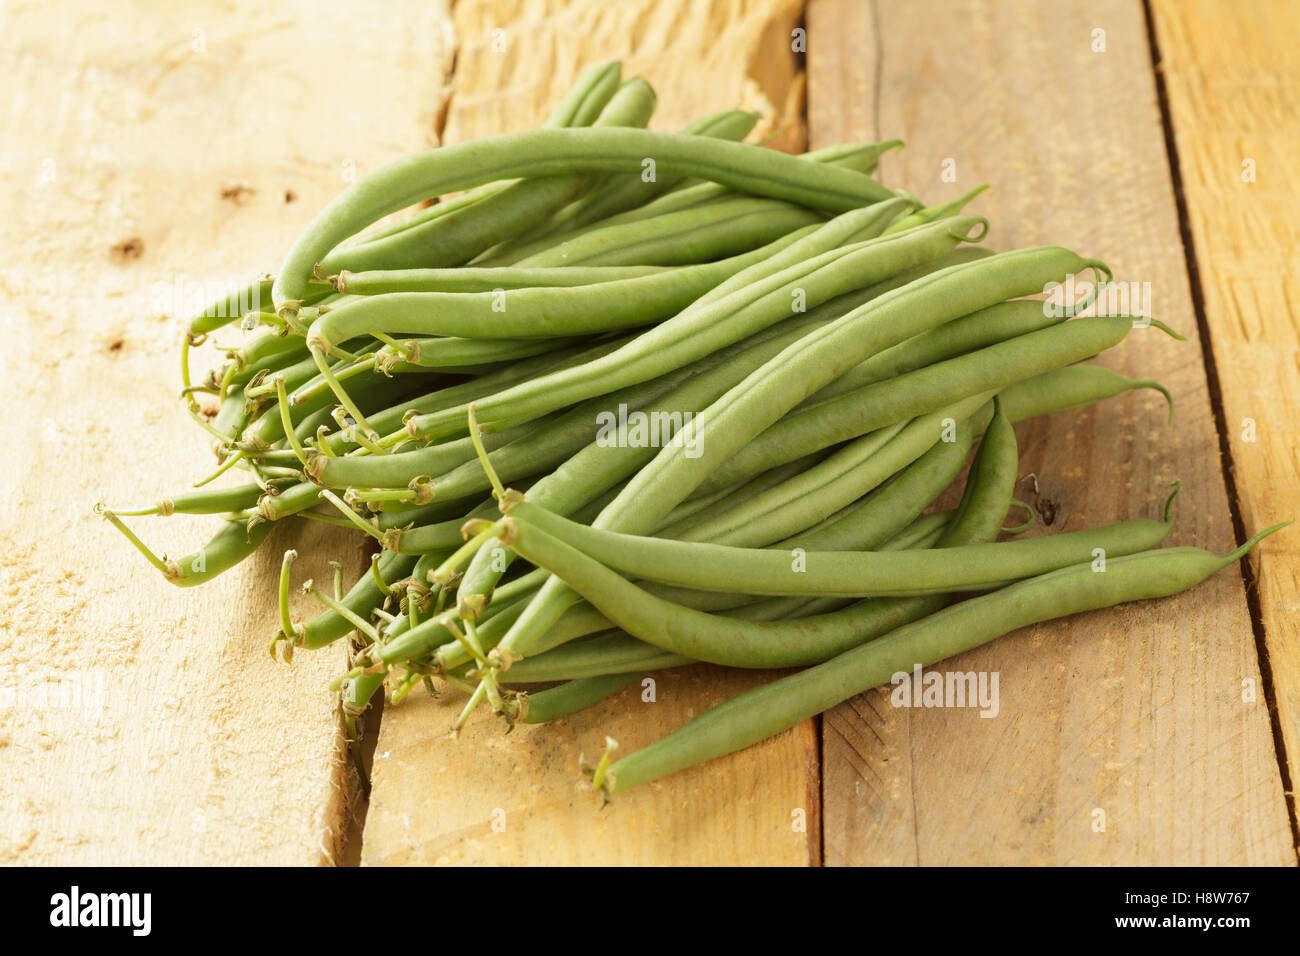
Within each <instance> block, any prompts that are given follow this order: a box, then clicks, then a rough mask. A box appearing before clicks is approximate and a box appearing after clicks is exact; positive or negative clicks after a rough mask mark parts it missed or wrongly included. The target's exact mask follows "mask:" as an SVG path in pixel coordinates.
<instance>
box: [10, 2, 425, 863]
mask: <svg viewBox="0 0 1300 956" xmlns="http://www.w3.org/2000/svg"><path fill="white" fill-rule="evenodd" d="M439 10H440V8H439V7H438V5H428V4H420V3H414V2H412V3H401V4H392V5H389V6H388V7H387V8H386V11H384V12H379V13H371V14H368V15H367V16H366V17H357V16H355V15H354V13H353V12H352V11H350V10H348V9H346V8H344V7H342V6H334V5H331V6H329V7H321V6H319V5H316V4H310V3H296V4H290V5H288V6H284V5H282V6H280V7H278V8H276V11H275V12H268V9H267V8H266V6H265V5H263V4H256V3H251V2H242V0H241V2H230V3H224V4H221V5H219V6H217V5H211V4H203V3H180V4H168V5H159V4H152V3H135V4H127V5H117V6H115V7H114V8H112V9H111V10H110V9H109V8H103V9H102V10H96V8H94V7H92V6H88V5H73V6H72V7H68V6H67V5H61V6H54V5H47V4H41V3H35V2H31V3H23V2H7V3H5V4H4V13H3V20H4V23H5V31H4V36H3V38H0V51H3V60H4V62H5V63H6V64H8V69H9V72H10V79H11V82H10V83H9V84H8V85H7V86H6V91H7V92H6V100H7V102H6V107H7V109H6V111H5V118H4V120H3V127H2V136H0V142H3V144H4V145H3V151H2V152H0V167H2V168H3V181H4V183H5V186H4V193H3V196H2V197H0V204H2V208H3V215H2V216H0V237H3V245H4V248H5V250H6V252H5V261H4V264H3V270H0V289H2V290H3V291H2V293H0V302H3V312H2V313H0V327H2V328H3V331H4V334H5V338H6V342H7V346H6V348H5V350H4V351H3V353H0V401H2V402H3V403H4V407H6V408H8V409H10V410H11V411H12V413H13V414H11V415H10V417H9V423H8V436H9V440H10V447H11V452H10V454H8V455H6V457H5V460H4V462H3V464H0V493H2V494H3V497H4V500H5V501H6V502H7V507H6V508H5V509H4V510H3V513H2V514H0V534H2V535H3V538H4V542H5V546H4V549H3V555H2V556H0V648H3V651H4V654H5V658H6V660H7V661H8V662H9V663H8V664H7V665H6V668H5V674H4V677H3V684H0V765H3V771H4V772H3V773H0V804H3V806H4V807H5V812H4V814H3V815H0V863H4V864H11V863H17V862H22V863H41V864H137V863H151V864H197V865H211V864H225V863H243V864H248V863H278V864H310V863H315V862H321V861H330V860H332V859H334V858H335V856H336V854H337V852H338V847H339V841H340V836H341V833H342V831H343V824H344V820H345V809H346V808H345V806H344V797H343V788H342V783H343V781H344V773H343V759H342V758H343V750H342V747H341V741H340V733H339V722H338V718H337V716H336V702H335V700H334V698H333V695H331V694H330V693H329V692H328V690H327V688H326V684H327V682H328V680H329V679H330V677H331V676H332V675H333V674H335V673H337V672H338V669H339V667H340V664H341V663H342V658H341V654H340V652H339V651H338V650H331V651H327V652H322V653H319V654H315V655H312V654H300V655H299V656H298V660H297V663H296V664H295V665H294V666H293V667H286V666H284V665H277V664H273V663H272V662H271V660H270V659H269V658H268V656H267V653H266V647H267V642H268V640H269V637H270V635H271V634H272V633H273V630H274V629H275V627H276V626H277V625H276V611H275V585H274V581H275V580H276V575H277V568H278V565H279V555H280V553H281V552H282V551H283V550H284V549H285V548H287V547H296V548H297V549H298V550H299V551H301V552H302V553H303V554H304V556H306V555H311V558H310V559H309V560H305V561H304V563H303V564H302V565H301V567H300V568H299V572H300V573H301V574H302V575H303V576H304V577H305V576H309V575H314V576H315V578H316V579H317V580H322V581H323V580H328V578H329V574H330V572H329V569H328V567H327V566H326V564H325V559H326V557H330V556H332V557H338V558H340V559H344V560H346V562H347V564H348V566H349V571H350V573H353V574H355V573H357V572H359V570H360V569H361V568H362V567H363V561H362V555H361V553H360V548H359V545H358V544H357V543H356V542H355V541H354V539H353V537H352V536H349V535H346V534H340V533H338V532H337V531H336V530H335V529H332V528H330V529H325V530H322V529H321V528H317V527H312V528H308V529H302V528H294V527H285V528H281V529H277V531H276V532H275V533H274V534H273V535H272V537H271V538H270V539H269V540H268V542H267V544H266V546H265V547H264V548H263V549H262V550H261V552H260V553H259V554H258V555H255V556H254V558H253V559H251V560H250V561H248V562H246V563H245V564H244V565H243V566H241V567H240V568H237V569H236V570H234V571H233V572H231V573H229V574H227V575H225V576H224V577H222V578H219V579H218V580H216V581H214V582H212V583H211V584H208V585H205V586H202V587H199V588H196V589H193V590H188V591H184V592H182V591H180V590H178V589H176V588H174V587H172V586H171V585H169V584H167V583H165V582H164V581H163V580H162V578H161V577H160V576H159V575H158V574H157V573H156V572H155V571H154V570H153V569H152V568H150V567H149V566H148V565H147V564H145V562H144V561H143V559H141V558H140V556H139V555H137V554H136V553H135V552H134V551H132V550H131V549H130V547H129V546H128V545H127V543H126V542H125V541H124V540H123V539H122V538H121V537H120V536H119V535H118V534H117V532H115V531H114V530H113V529H112V528H111V527H110V526H108V525H107V524H106V523H104V522H103V521H102V520H101V519H98V518H96V517H94V516H92V515H91V514H90V508H91V505H92V504H93V503H94V502H95V501H96V500H99V499H104V500H106V501H108V502H110V503H112V504H116V505H128V504H139V503H143V502H147V501H150V500H156V498H157V497H159V496H160V495H163V494H165V493H168V492H173V491H176V490H180V489H184V488H186V487H187V486H188V485H189V483H190V482H192V481H193V480H195V479H196V478H198V477H200V475H201V473H202V471H203V470H206V469H208V467H209V466H208V465H207V464H205V463H207V462H213V459H212V458H211V456H210V453H209V451H208V446H209V441H208V439H207V438H206V437H205V436H204V435H203V434H202V433H201V432H200V431H199V430H198V429H197V428H195V427H194V425H193V424H192V423H191V422H190V421H189V419H188V418H187V416H186V415H185V413H184V410H183V408H182V406H181V405H180V403H179V402H177V401H176V400H175V395H176V391H177V389H178V387H179V385H178V381H179V378H178V373H177V352H178V346H179V342H180V339H181V334H182V329H183V327H184V321H185V320H186V319H187V318H188V314H187V313H188V311H189V310H193V309H196V308H197V307H198V303H197V301H196V300H197V298H201V297H202V292H201V291H197V290H194V289H191V288H190V286H188V285H187V283H216V284H220V283H236V282H242V281H247V279H248V278H250V277H251V276H253V275H256V274H258V273H260V272H263V271H267V270H272V269H274V268H275V267H276V266H277V265H278V260H279V258H280V257H281V256H282V255H283V253H284V251H285V249H287V248H288V245H289V244H290V242H291V241H292V240H293V238H294V237H295V236H296V235H297V233H298V232H299V230H300V229H301V228H302V226H303V225H304V224H305V222H306V221H307V219H308V218H309V217H310V216H311V215H313V213H314V211H315V210H316V209H318V208H319V207H320V206H321V204H323V203H324V202H325V201H327V200H328V199H329V198H331V197H332V196H333V195H334V194H336V193H337V192H338V190H339V189H340V188H341V187H342V186H343V185H344V181H343V178H342V175H341V174H342V173H343V172H344V171H345V170H349V169H356V170H359V171H361V172H364V171H365V170H367V169H369V168H371V167H372V166H374V165H375V164H377V163H380V162H383V161H386V160H388V159H390V158H392V157H393V156H395V155H397V154H399V153H404V152H407V151H409V150H410V149H411V148H413V147H416V146H420V145H427V144H429V143H430V133H431V131H432V130H433V120H434V117H435V112H436V107H437V102H438V97H439V91H440V90H441V88H442V86H443V83H444V79H445V73H446V70H447V69H448V68H449V66H450V52H451V50H450V45H449V44H448V43H447V42H446V39H445V38H446V36H447V32H446V30H447V24H448V23H449V20H448V18H447V16H446V13H445V11H443V12H441V13H440V12H439ZM394 89H403V90H406V91H410V92H411V93H412V94H413V95H411V96H410V97H408V98H407V99H406V100H404V101H402V105H400V107H398V108H394V106H393V105H392V104H396V103H397V101H396V100H395V99H394V98H393V97H392V95H391V94H392V91H393V90H394ZM237 185H238V186H239V188H236V189H234V191H233V192H234V194H236V195H237V196H238V200H237V201H236V199H231V198H222V193H223V191H226V192H230V190H229V189H228V187H234V186H237ZM289 193H292V197H293V198H292V201H290V198H289V197H288V194H289ZM126 240H129V241H130V242H129V243H128V245H127V246H125V247H122V246H120V245H119V244H121V243H123V242H124V241H126ZM237 337H238V333H236V332H227V333H222V334H221V335H219V336H218V338H219V339H220V340H222V341H233V340H235V339H236V338H237ZM132 523H133V524H134V525H135V527H136V528H137V529H138V530H139V532H140V533H141V534H142V536H144V537H145V539H146V540H147V541H150V542H152V543H155V544H156V545H157V546H158V547H159V549H161V548H162V546H163V543H164V542H165V543H166V545H167V549H168V551H170V552H171V553H172V554H182V553H185V552H187V551H190V550H192V549H194V548H195V547H197V546H198V545H199V544H200V543H201V542H202V541H203V540H205V539H206V538H207V537H208V536H209V535H210V534H211V532H212V531H213V530H214V529H213V521H212V519H208V520H206V521H199V520H189V519H184V518H180V517H174V518H170V519H160V518H142V519H134V520H133V522H132ZM298 607H299V611H300V613H303V614H306V613H309V612H311V613H314V611H313V610H312V609H311V608H309V607H308V606H307V604H306V603H305V602H304V603H302V604H300V605H298Z"/></svg>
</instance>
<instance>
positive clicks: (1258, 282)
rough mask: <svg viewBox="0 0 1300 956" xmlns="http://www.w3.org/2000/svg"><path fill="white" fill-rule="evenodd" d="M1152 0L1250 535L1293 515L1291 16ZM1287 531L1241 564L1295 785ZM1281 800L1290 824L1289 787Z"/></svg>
mask: <svg viewBox="0 0 1300 956" xmlns="http://www.w3.org/2000/svg"><path fill="white" fill-rule="evenodd" d="M1150 9H1151V13H1152V16H1153V18H1154V23H1155V27H1156V41H1157V45H1158V49H1159V56H1160V71H1161V75H1162V77H1163V81H1164V89H1165V92H1166V96H1167V101H1168V108H1169V119H1170V123H1171V125H1172V129H1173V134H1174V144H1175V149H1176V151H1177V157H1178V168H1179V173H1180V176H1181V185H1182V191H1183V196H1182V199H1183V203H1184V206H1185V208H1186V211H1187V226H1188V228H1189V229H1190V232H1191V240H1192V249H1193V251H1194V257H1195V262H1196V264H1197V276H1196V278H1197V279H1198V280H1199V283H1200V288H1201V291H1202V294H1203V307H1204V318H1205V322H1206V324H1207V327H1208V329H1209V341H1210V346H1211V348H1212V349H1213V364H1214V369H1215V372H1216V374H1217V378H1218V382H1217V386H1218V391H1219V394H1218V400H1219V402H1220V405H1221V407H1222V409H1223V412H1224V422H1223V425H1224V434H1226V436H1227V440H1228V444H1229V447H1230V450H1231V466H1232V468H1233V470H1234V475H1233V478H1234V480H1235V486H1236V492H1237V496H1238V497H1237V503H1238V510H1239V512H1240V515H1241V523H1242V525H1244V530H1245V531H1246V532H1247V533H1249V532H1250V531H1253V530H1258V529H1259V528H1266V527H1268V526H1269V525H1272V524H1276V523H1277V522H1279V521H1288V520H1292V519H1294V518H1296V517H1300V482H1298V481H1297V480H1296V476H1297V474H1300V458H1298V456H1297V452H1296V450H1297V447H1298V443H1297V441H1296V426H1295V421H1294V409H1295V402H1296V396H1297V395H1300V313H1298V312H1297V309H1296V305H1295V303H1296V301H1297V298H1298V292H1300V279H1298V278H1297V276H1296V269H1295V264H1296V261H1297V259H1300V241H1297V233H1296V227H1295V223H1296V221H1297V214H1300V188H1298V187H1297V184H1296V182H1295V157H1296V155H1297V153H1300V119H1298V118H1297V116H1296V110H1295V102H1294V96H1293V95H1292V93H1293V92H1294V90H1296V89H1297V88H1300V54H1298V53H1297V50H1296V46H1295V42H1294V38H1295V34H1296V29H1297V26H1298V25H1300V18H1298V17H1297V11H1296V8H1295V6H1294V5H1292V4H1286V3H1252V4H1242V5H1229V6H1224V5H1222V4H1215V3H1206V2H1196V3H1167V2H1163V0H1156V2H1154V3H1152V4H1151V7H1150ZM1248 162H1249V163H1251V164H1253V168H1251V169H1248V168H1247V166H1246V165H1245V164H1247V163H1248ZM1252 173H1253V177H1254V179H1253V181H1248V178H1249V176H1250V175H1251V174H1252ZM1252 431H1253V434H1252V433H1251V432H1252ZM1297 534H1300V532H1297V531H1295V530H1294V529H1293V530H1289V531H1287V532H1284V533H1283V534H1282V535H1281V536H1279V537H1278V538H1276V539H1274V541H1273V543H1272V546H1271V547H1269V548H1268V549H1266V550H1264V551H1262V552H1260V553H1259V555H1258V557H1257V558H1255V559H1253V560H1252V562H1251V564H1252V567H1253V568H1254V569H1255V578H1254V581H1255V587H1256V588H1257V589H1258V597H1259V602H1258V604H1259V606H1258V608H1257V609H1256V610H1257V611H1258V613H1259V615H1260V625H1261V627H1262V632H1263V636H1264V641H1265V646H1266V661H1267V663H1268V665H1269V672H1270V673H1269V676H1270V677H1271V678H1272V693H1273V698H1274V700H1275V702H1276V718H1275V720H1276V723H1275V726H1276V729H1277V730H1278V731H1279V732H1280V735H1281V738H1282V741H1283V743H1284V747H1283V749H1284V753H1285V759H1286V763H1287V766H1288V770H1289V774H1288V778H1289V780H1290V781H1291V783H1292V784H1293V785H1294V782H1295V780H1296V779H1297V775H1298V774H1300V615H1297V613H1296V611H1297V607H1298V605H1297V600H1300V599H1298V598H1297V595H1300V551H1298V550H1297V546H1296V542H1297V540H1300V539H1298V538H1297ZM1290 810H1291V816H1292V822H1293V827H1294V822H1295V813H1296V809H1295V802H1294V797H1292V801H1291V807H1290ZM1292 835H1293V836H1295V831H1294V829H1293V833H1292Z"/></svg>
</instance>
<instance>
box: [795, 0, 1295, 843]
mask: <svg viewBox="0 0 1300 956" xmlns="http://www.w3.org/2000/svg"><path fill="white" fill-rule="evenodd" d="M1096 29H1102V30H1104V31H1105V41H1106V52H1104V53H1095V52H1092V49H1091V45H1092V44H1093V42H1094V37H1095V34H1094V33H1093V31H1094V30H1096ZM808 36H809V127H810V137H811V142H812V144H813V145H818V144H822V143H826V142H831V141H836V140H839V139H843V138H846V137H847V136H851V135H853V136H864V135H865V136H867V137H872V138H875V137H882V136H899V137H901V138H903V139H904V140H906V141H907V143H908V147H907V149H906V150H905V151H904V152H903V154H902V155H901V157H899V158H898V159H896V160H891V161H889V162H887V163H886V164H885V167H884V170H883V173H882V175H883V177H884V178H885V179H886V181H888V182H890V183H891V184H895V185H899V186H902V187H904V188H907V189H909V190H912V191H914V192H917V193H918V194H920V195H923V196H925V197H926V198H927V199H928V200H931V201H936V200H940V199H943V198H946V197H949V196H953V195H956V194H958V193H960V192H964V191H965V190H967V189H969V188H971V187H972V186H974V185H976V184H978V183H982V182H988V183H991V184H992V187H993V188H992V190H991V192H990V193H988V194H987V195H986V196H984V197H981V199H980V201H979V202H978V203H977V204H976V206H975V208H976V210H977V211H980V212H984V213H987V214H988V215H989V217H990V218H991V220H992V224H993V231H992V234H991V235H992V238H991V244H992V245H993V246H994V247H996V248H1012V247H1018V246H1026V245H1032V244H1041V243H1057V244H1062V245H1068V246H1070V247H1072V248H1078V249H1082V250H1085V251H1086V252H1087V253H1088V254H1091V255H1096V256H1100V257H1101V258H1103V259H1105V260H1106V261H1107V262H1109V263H1110V264H1111V265H1112V266H1113V267H1114V268H1115V270H1116V274H1117V277H1118V278H1120V279H1123V280H1129V279H1136V280H1138V281H1150V282H1151V284H1152V286H1151V288H1152V289H1153V290H1154V309H1155V312H1156V314H1157V315H1159V316H1161V317H1163V318H1165V319H1166V320H1168V321H1169V322H1170V323H1171V324H1172V325H1173V326H1175V327H1176V328H1178V329H1179V330H1180V331H1182V332H1183V333H1185V334H1186V335H1187V336H1188V338H1189V341H1188V342H1187V343H1185V344H1176V343H1173V342H1170V341H1168V340H1164V339H1162V338H1161V337H1160V336H1159V334H1158V333H1155V332H1150V331H1141V330H1139V331H1137V332H1135V333H1134V334H1133V335H1132V336H1131V337H1130V339H1129V341H1128V342H1126V343H1125V344H1124V345H1123V346H1122V347H1121V348H1119V349H1118V350H1116V351H1115V353H1114V354H1112V355H1108V356H1106V358H1105V361H1106V362H1107V364H1110V365H1112V366H1114V367H1116V368H1118V369H1120V370H1121V371H1124V372H1125V373H1127V374H1139V373H1140V374H1142V375H1144V376H1151V377H1155V378H1158V379H1160V380H1162V381H1164V382H1165V383H1166V384H1167V385H1168V386H1169V387H1170V388H1171V389H1172V390H1173V391H1174V394H1175V396H1176V398H1177V402H1178V412H1177V420H1176V425H1175V427H1173V428H1170V427H1167V426H1166V425H1165V423H1164V421H1163V415H1162V412H1161V409H1160V407H1159V402H1158V401H1156V400H1153V399H1152V398H1150V397H1148V396H1143V395H1133V396H1128V397H1125V398H1122V399H1118V400H1112V401H1110V402H1108V403H1106V404H1105V405H1103V406H1101V407H1100V408H1097V409H1094V410H1091V411H1087V412H1082V413H1075V414H1068V415H1060V416H1055V417H1053V418H1052V419H1051V420H1048V421H1045V422H1035V423H1032V424H1029V425H1028V426H1027V427H1023V428H1021V429H1019V430H1018V433H1019V434H1020V437H1021V440H1022V451H1023V462H1022V469H1023V471H1024V472H1034V473H1035V474H1036V475H1037V478H1038V483H1039V486H1040V491H1041V494H1042V498H1043V499H1045V500H1050V501H1051V502H1053V503H1054V504H1055V510H1056V514H1057V517H1056V521H1055V524H1054V526H1053V530H1059V529H1075V528H1079V527H1083V526H1086V525H1094V524H1100V523H1105V522H1110V521H1115V520H1122V519H1123V518H1126V517H1129V516H1134V515H1154V514H1156V513H1157V511H1158V502H1159V500H1160V498H1162V497H1163V495H1164V491H1165V488H1166V486H1167V485H1168V483H1169V482H1170V481H1172V480H1173V479H1174V478H1175V477H1177V478H1181V479H1182V480H1183V482H1184V492H1183V496H1182V498H1181V499H1180V502H1179V507H1178V524H1177V527H1176V530H1175V532H1174V533H1173V535H1172V536H1171V539H1170V543H1171V544H1191V543H1195V544H1199V545H1202V546H1208V547H1212V548H1216V549H1226V548H1228V547H1229V546H1230V545H1231V543H1232V523H1231V520H1230V510H1229V505H1228V500H1227V496H1226V492H1225V488H1224V481H1223V475H1222V472H1221V470H1220V466H1219V463H1218V455H1217V449H1218V437H1217V435H1216V434H1215V431H1214V422H1213V416H1212V413H1211V409H1210V406H1209V401H1208V396H1207V390H1206V383H1205V376H1204V369H1203V365H1202V363H1201V360H1200V354H1199V349H1200V342H1199V340H1198V337H1197V335H1196V325H1195V320H1194V317H1193V312H1192V308H1191V301H1190V296H1189V292H1188V280H1187V275H1186V271H1185V267H1184V261H1183V255H1182V248H1181V244H1180V242H1179V230H1178V220H1177V214H1176V210H1175V204H1174V197H1173V194H1172V189H1171V187H1170V178H1169V166H1168V161H1167V158H1166V155H1165V149H1164V141H1163V136H1162V132H1161V120H1160V114H1159V109H1158V105H1157V102H1156V95H1155V87H1154V82H1153V78H1152V74H1151V67H1150V60H1149V56H1148V53H1147V35H1146V27H1145V23H1144V20H1143V15H1142V9H1141V6H1140V4H1137V3H1135V2H1128V0H1106V2H1102V3H1100V4H1097V3H1089V4H1082V3H1076V4H1051V5H1042V4H1033V3H1007V4H996V5H974V4H966V3H958V2H956V0H953V2H947V3H942V4H925V5H918V4H875V5H872V6H871V7H867V6H865V5H859V4H855V3H852V2H847V0H815V2H814V3H813V4H812V5H811V7H810V9H809V11H808ZM945 160H953V161H955V169H956V171H957V178H956V182H953V183H947V182H942V181H941V177H940V173H941V170H942V168H943V165H942V164H943V163H944V162H945ZM1277 547H1278V545H1277V544H1275V543H1273V544H1269V545H1266V546H1265V548H1264V550H1265V551H1266V552H1272V551H1274V550H1276V548H1277ZM947 668H948V669H955V670H959V671H976V672H988V673H997V674H998V675H999V689H1000V695H999V696H1000V711H999V713H998V716H997V717H996V718H993V719H982V718H981V717H980V716H979V715H978V713H977V712H976V711H975V710H973V709H962V710H956V709H953V710H941V709H932V710H910V709H896V708H893V707H892V706H891V705H890V703H889V699H888V696H887V695H886V694H884V693H882V692H880V691H876V692H873V693H871V694H867V695H864V696H863V697H861V698H858V699H857V700H855V701H852V702H849V703H848V704H845V705H843V706H841V707H839V708H837V709H836V710H835V711H833V712H832V713H831V714H829V715H827V717H826V718H825V720H824V728H825V729H824V737H823V756H824V766H823V773H824V787H823V793H824V800H825V802H824V806H823V814H824V838H825V853H826V862H827V863H833V864H845V863H850V864H860V863H920V864H949V863H980V864H991V863H999V864H1001V863H1006V864H1015V863H1020V864H1023V863H1057V864H1099V863H1106V864H1132V863H1147V864H1212V863H1250V864H1264V863H1272V864H1284V863H1291V862H1294V855H1293V853H1292V848H1291V831H1290V824H1289V821H1288V818H1287V814H1286V808H1285V805H1284V800H1283V793H1282V785H1281V781H1280V778H1279V769H1278V765H1277V762H1276V759H1275V755H1274V748H1273V743H1272V740H1271V737H1270V732H1269V723H1268V715H1267V713H1266V708H1265V707H1264V706H1262V705H1261V704H1260V703H1259V702H1256V703H1253V704H1252V703H1246V702H1243V700H1242V682H1243V681H1244V680H1253V681H1255V682H1256V685H1258V681H1259V667H1258V662H1257V660H1256V656H1255V647H1254V640H1253V637H1252V632H1251V625H1250V620H1249V617H1248V614H1247V609H1246V602H1245V599H1244V594H1243V588H1242V583H1241V579H1240V576H1239V575H1237V574H1235V573H1230V572H1225V573H1222V574H1220V575H1218V576H1216V577H1215V578H1213V579H1212V580H1211V581H1209V582H1207V583H1206V584H1204V585H1202V586H1201V587H1199V588H1197V589H1196V590H1195V591H1192V592H1190V593H1188V594H1185V595H1182V596H1180V597H1178V598H1175V599H1172V600H1165V601H1158V602H1145V603H1142V604H1138V605H1133V606H1130V607H1126V608H1123V609H1118V610H1112V611H1106V612H1099V613H1095V614H1089V615H1082V616H1079V617H1076V618H1073V619H1071V620H1069V621H1064V622H1057V623H1053V624H1049V625H1044V626H1040V627H1035V628H1029V629H1025V630H1023V631H1020V632H1017V633H1016V634H1014V635H1011V636H1009V637H1007V638H1004V639H1003V640H1001V641H998V642H996V643H995V644H993V645H990V646H987V647H985V648H981V649H979V650H976V651H974V652H971V653H969V654H966V655H963V656H962V657H960V658H957V659H955V660H954V661H952V662H951V663H950V664H949V665H947ZM1099 811H1100V812H1101V813H1104V814H1105V817H1104V820H1105V830H1104V832H1099V831H1097V830H1096V829H1095V823H1096V822H1097V821H1099V820H1101V819H1102V818H1101V816H1100V815H1099Z"/></svg>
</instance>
